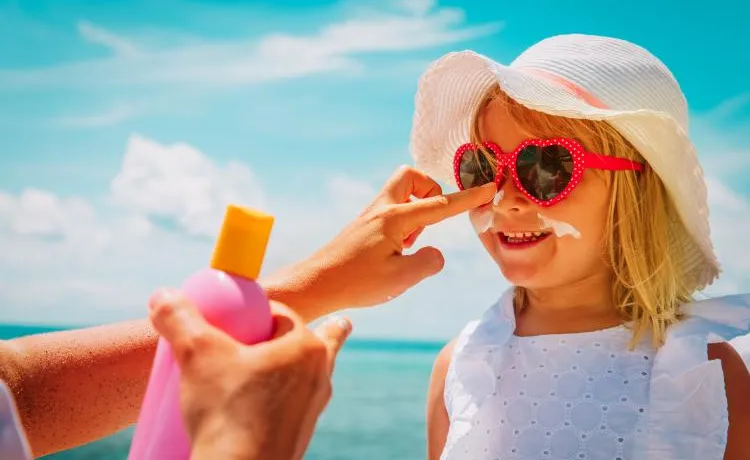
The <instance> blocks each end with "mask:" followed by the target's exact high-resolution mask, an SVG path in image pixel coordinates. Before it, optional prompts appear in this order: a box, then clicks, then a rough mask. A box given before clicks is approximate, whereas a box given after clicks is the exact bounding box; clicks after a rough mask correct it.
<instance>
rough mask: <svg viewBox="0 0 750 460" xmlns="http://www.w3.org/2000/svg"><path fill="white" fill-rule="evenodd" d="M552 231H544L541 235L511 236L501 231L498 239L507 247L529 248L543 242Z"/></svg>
mask: <svg viewBox="0 0 750 460" xmlns="http://www.w3.org/2000/svg"><path fill="white" fill-rule="evenodd" d="M551 234H552V233H549V232H547V233H543V234H541V235H539V236H535V235H532V236H531V237H525V236H524V237H522V238H517V237H511V236H508V235H506V234H505V233H503V232H500V233H498V234H497V237H498V239H499V240H500V244H501V245H502V246H503V248H506V249H527V248H530V247H532V246H536V245H537V244H539V243H541V242H542V241H544V240H545V239H547V237H549V236H550V235H551Z"/></svg>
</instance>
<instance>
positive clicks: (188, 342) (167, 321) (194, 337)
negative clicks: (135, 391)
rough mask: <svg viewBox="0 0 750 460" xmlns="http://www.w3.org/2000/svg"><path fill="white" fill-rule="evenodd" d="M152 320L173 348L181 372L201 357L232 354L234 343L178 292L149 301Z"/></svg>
mask: <svg viewBox="0 0 750 460" xmlns="http://www.w3.org/2000/svg"><path fill="white" fill-rule="evenodd" d="M149 308H150V319H151V323H152V324H153V325H154V328H155V329H156V331H157V332H158V333H159V335H160V336H161V337H163V338H164V340H166V341H167V342H169V344H170V345H171V346H172V352H173V353H174V357H175V360H176V361H177V363H178V364H179V366H180V368H181V369H183V370H184V369H186V368H188V367H190V366H192V365H193V362H194V361H195V360H196V358H197V355H198V354H201V355H207V354H210V353H214V352H217V351H219V352H221V351H225V350H231V349H232V348H233V346H234V342H233V341H232V339H231V338H230V337H229V336H227V335H226V334H224V333H223V332H221V331H220V330H218V329H216V328H214V327H213V326H211V325H210V324H209V323H208V322H207V321H206V320H205V319H204V318H203V316H202V315H201V314H200V312H199V311H198V309H197V308H196V307H195V305H194V304H193V302H191V301H190V300H189V299H187V298H186V297H184V296H183V295H181V294H180V293H179V292H177V291H174V290H162V291H160V292H158V293H156V294H155V295H153V296H152V297H151V299H150V300H149Z"/></svg>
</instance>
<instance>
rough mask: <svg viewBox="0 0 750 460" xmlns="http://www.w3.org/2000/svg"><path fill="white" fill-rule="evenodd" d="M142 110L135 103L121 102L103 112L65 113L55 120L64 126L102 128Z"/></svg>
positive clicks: (128, 118)
mask: <svg viewBox="0 0 750 460" xmlns="http://www.w3.org/2000/svg"><path fill="white" fill-rule="evenodd" d="M141 112H142V110H139V109H138V108H137V107H136V106H135V105H133V104H120V105H116V106H113V107H110V108H108V109H107V110H104V111H102V112H98V113H91V114H86V115H65V116H62V117H59V118H57V119H56V120H55V122H56V123H57V124H59V125H62V126H68V127H77V128H101V127H103V126H112V125H116V124H118V123H121V122H123V121H126V120H130V119H131V118H134V117H136V116H137V115H139V114H140V113H141Z"/></svg>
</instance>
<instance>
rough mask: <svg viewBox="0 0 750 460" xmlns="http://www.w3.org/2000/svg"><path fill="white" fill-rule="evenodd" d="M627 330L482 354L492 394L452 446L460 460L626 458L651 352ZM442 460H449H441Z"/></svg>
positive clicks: (522, 341)
mask: <svg viewBox="0 0 750 460" xmlns="http://www.w3.org/2000/svg"><path fill="white" fill-rule="evenodd" d="M629 337H630V333H629V331H627V330H626V329H625V328H622V327H618V328H613V329H607V330H603V331H598V332H591V333H582V334H566V335H548V336H540V337H516V336H512V337H511V338H510V340H509V341H508V342H507V343H506V344H505V345H504V346H503V347H498V348H489V349H488V350H487V351H486V354H485V356H484V360H485V361H486V362H487V363H489V364H490V365H491V367H492V369H493V371H494V372H493V374H494V378H495V381H496V383H495V386H494V390H493V391H492V393H491V396H490V397H489V398H487V400H485V401H484V402H483V403H482V404H481V406H480V408H479V410H478V411H477V412H476V413H475V414H474V416H473V417H472V418H471V428H470V429H469V430H468V432H467V433H466V434H465V435H464V436H463V437H461V439H460V440H459V441H458V443H457V444H456V445H455V446H453V448H452V452H456V453H458V454H460V455H458V456H457V457H456V458H461V459H470V458H472V459H474V458H476V459H496V458H497V459H532V458H533V459H537V458H540V459H597V460H599V459H609V460H617V459H620V460H622V459H627V458H631V455H630V454H631V451H632V447H633V438H634V437H635V436H637V435H638V433H639V431H641V428H640V426H639V425H640V423H641V421H642V420H644V419H645V416H646V411H647V407H646V406H647V402H648V389H649V385H648V383H649V379H650V371H651V365H652V362H653V357H654V351H653V349H652V348H651V347H649V346H647V345H642V346H640V347H638V348H636V349H635V350H634V351H628V350H627V342H628V339H629ZM444 458H453V457H452V456H451V457H444Z"/></svg>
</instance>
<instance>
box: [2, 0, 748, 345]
mask: <svg viewBox="0 0 750 460" xmlns="http://www.w3.org/2000/svg"><path fill="white" fill-rule="evenodd" d="M493 4H494V5H497V3H496V2H479V1H474V2H440V3H435V2H432V1H429V0H404V1H393V2H387V1H377V2H375V1H373V2H355V1H351V2H307V1H305V2H303V1H274V2H262V3H261V2H258V3H251V2H237V1H225V2H208V1H205V2H203V1H177V0H169V1H163V2H159V3H158V4H157V3H155V2H145V1H132V0H128V1H122V2H83V1H67V2H55V1H46V0H45V1H33V2H32V1H28V2H0V43H2V44H3V45H4V46H0V136H1V137H0V138H1V139H2V142H0V237H1V238H0V240H2V242H0V302H2V304H3V305H4V307H3V309H2V310H1V311H0V321H8V322H26V323H55V324H89V323H100V322H104V321H112V320H117V319H123V318H128V317H134V316H140V315H142V314H143V308H144V307H143V305H144V300H145V299H146V298H147V297H148V294H149V292H150V291H151V290H152V289H154V288H155V287H157V286H160V285H163V284H173V285H174V284H178V283H179V282H180V280H181V279H182V278H183V277H184V276H185V275H187V274H188V273H190V271H192V270H193V269H195V268H197V267H200V266H201V265H203V264H205V263H206V261H207V259H208V256H209V254H210V250H211V237H212V234H213V233H212V232H213V231H214V230H215V228H216V226H217V225H218V221H219V219H220V217H221V213H222V209H223V205H224V204H225V203H226V202H228V201H235V202H242V203H245V204H248V205H255V206H260V207H262V208H263V209H266V210H269V211H271V212H273V213H275V214H277V216H278V224H277V226H276V230H275V233H274V235H273V237H272V242H271V247H270V249H269V255H268V259H267V263H266V269H267V270H272V269H273V268H275V267H277V266H279V265H281V264H284V263H287V262H290V261H293V260H295V259H297V258H300V257H303V256H304V255H306V254H308V253H309V252H311V251H312V250H314V249H315V248H316V247H317V246H318V245H320V244H321V243H323V242H325V241H326V240H327V239H329V238H330V237H332V236H333V235H334V234H335V233H336V231H337V230H338V229H339V227H341V226H342V225H343V224H345V223H346V222H347V221H348V219H350V218H351V217H352V216H354V215H355V214H356V212H357V211H358V210H359V209H360V207H361V206H363V205H364V204H365V203H366V202H367V201H368V199H369V198H370V197H371V196H372V194H373V193H374V192H375V190H377V189H378V188H379V187H380V185H381V184H382V182H383V180H384V179H385V178H386V177H387V176H388V175H389V174H390V173H391V171H393V170H394V169H395V168H396V167H397V166H398V165H399V164H401V163H408V162H410V161H411V159H410V157H409V155H408V151H407V144H408V134H409V129H410V124H411V116H412V113H411V111H412V101H413V97H414V91H415V89H416V82H417V79H418V77H419V75H420V73H421V72H422V71H423V70H424V68H425V67H426V66H427V64H428V63H429V62H430V61H432V60H434V59H436V58H438V57H439V56H441V55H442V54H444V53H446V52H448V51H453V50H459V49H473V50H475V51H478V52H480V53H484V54H487V55H490V56H492V57H493V58H495V59H497V60H499V61H503V62H509V61H510V60H512V59H513V57H515V56H516V55H517V54H519V53H520V52H521V51H522V50H523V49H524V48H526V47H528V46H530V45H531V44H533V43H534V42H536V41H538V40H540V39H542V38H545V37H546V36H549V35H554V34H558V33H569V32H581V33H592V34H601V35H610V36H616V37H620V38H625V39H628V40H632V41H634V42H636V43H638V44H640V45H642V46H645V47H646V48H647V49H649V50H650V51H652V52H653V53H654V54H656V55H657V56H658V57H660V58H661V59H662V60H663V61H664V62H665V63H666V64H667V65H668V66H669V67H670V68H671V69H672V71H673V72H674V74H675V75H676V77H677V78H678V80H679V81H680V83H681V85H682V87H683V90H684V91H685V93H686V96H687V98H688V101H689V104H690V108H691V115H692V117H693V118H692V125H691V130H692V134H693V137H694V140H695V142H696V144H697V145H698V147H699V149H700V151H701V158H702V161H703V164H704V167H705V169H706V173H707V175H708V180H709V188H710V194H711V201H712V206H713V208H712V209H713V211H712V223H713V224H714V234H715V239H716V244H717V251H718V252H719V256H720V258H721V259H722V262H723V263H724V266H725V275H724V278H723V279H722V281H721V282H720V283H718V284H717V286H716V287H715V288H714V291H711V292H715V293H729V292H737V291H740V290H742V291H748V290H750V262H748V261H747V260H748V259H750V258H748V257H747V256H746V255H743V254H742V251H745V253H746V252H747V251H748V250H747V249H743V250H739V251H738V250H737V249H733V248H732V245H733V244H738V245H743V246H744V245H745V242H744V237H743V230H742V229H744V228H747V226H748V225H750V204H749V203H750V186H749V185H748V184H747V181H746V180H745V178H746V177H747V174H748V173H750V149H748V147H747V143H746V142H745V140H744V139H743V138H742V137H741V136H742V134H744V133H747V132H750V130H749V129H748V128H750V84H748V79H747V75H748V74H749V73H750V54H748V53H747V52H746V51H745V49H744V46H743V45H742V43H741V40H738V39H735V38H733V37H735V36H743V33H744V28H745V24H744V22H742V18H743V17H747V13H748V6H746V5H745V6H743V5H742V4H741V2H734V4H730V3H728V2H712V3H711V8H710V9H708V8H706V5H705V4H698V3H693V5H692V6H691V5H688V4H685V3H682V2H676V1H663V2H656V3H655V4H652V3H651V2H646V1H637V2H614V3H613V2H600V1H582V0H576V1H567V2H559V1H557V2H556V1H552V0H544V1H534V2H511V3H505V4H503V5H502V7H499V6H491V5H493ZM425 236H426V238H425V243H434V244H437V245H439V247H441V248H442V249H444V251H445V253H446V256H447V259H448V266H447V267H446V270H445V272H444V273H443V274H441V275H440V276H439V277H437V278H436V279H433V280H430V281H428V282H426V283H424V284H422V285H420V286H419V287H417V288H416V289H415V290H414V291H412V292H410V293H409V294H408V295H406V296H404V297H403V298H401V299H397V300H396V301H394V302H392V303H391V304H389V305H386V306H384V307H382V308H379V309H376V310H372V311H367V312H358V313H357V314H355V315H354V319H355V321H356V322H357V323H358V324H357V330H358V332H359V333H360V334H362V335H370V336H400V337H425V338H427V337H429V338H443V337H447V336H450V335H451V334H453V333H455V332H456V331H457V330H458V328H459V327H460V325H461V324H462V323H463V322H464V321H465V320H468V319H469V318H471V317H472V316H475V315H476V314H478V313H479V312H481V311H482V310H483V309H484V308H486V306H487V305H488V303H489V302H491V301H493V300H494V299H495V298H496V297H497V295H498V294H499V293H500V292H501V291H502V290H503V289H504V288H505V287H506V286H507V285H506V284H505V281H504V280H503V279H502V278H501V277H500V276H499V273H498V272H497V269H496V268H495V267H494V266H493V265H492V263H491V262H490V260H489V258H488V257H487V256H486V255H485V254H483V253H482V250H481V248H480V247H479V244H478V243H477V241H476V238H475V236H474V235H473V233H472V230H471V227H470V225H469V224H468V222H467V220H466V219H465V216H460V217H459V218H457V219H453V220H451V221H448V222H446V223H445V224H444V225H441V226H439V227H438V228H436V229H433V230H432V231H431V232H428V234H427V235H425ZM6 306H7V307H6ZM415 324H416V325H418V326H416V327H415V326H414V325H415Z"/></svg>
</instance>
